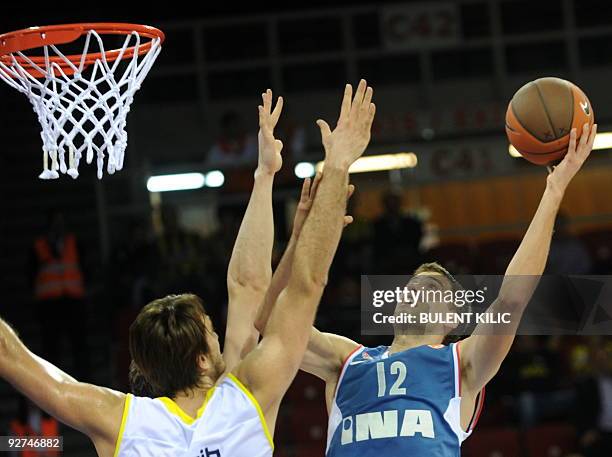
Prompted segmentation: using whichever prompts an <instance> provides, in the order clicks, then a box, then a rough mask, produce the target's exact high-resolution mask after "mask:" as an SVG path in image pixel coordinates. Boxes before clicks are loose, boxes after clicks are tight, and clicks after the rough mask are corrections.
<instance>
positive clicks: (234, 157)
mask: <svg viewBox="0 0 612 457" xmlns="http://www.w3.org/2000/svg"><path fill="white" fill-rule="evenodd" d="M220 127H221V133H220V135H219V138H218V139H217V141H216V142H215V144H214V145H213V147H212V148H211V149H210V151H209V152H208V157H207V159H206V160H207V163H208V165H210V166H228V165H229V166H232V165H243V164H246V163H254V162H255V161H256V160H257V136H256V135H254V134H251V133H249V132H248V131H247V129H246V127H245V125H244V120H243V118H242V117H241V116H240V115H239V114H238V113H236V112H234V111H228V112H227V113H225V114H224V115H223V116H222V117H221V125H220Z"/></svg>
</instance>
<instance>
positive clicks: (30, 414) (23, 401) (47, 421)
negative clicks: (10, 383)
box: [8, 395, 59, 457]
mask: <svg viewBox="0 0 612 457" xmlns="http://www.w3.org/2000/svg"><path fill="white" fill-rule="evenodd" d="M8 435H9V436H14V437H16V438H28V437H49V438H50V437H55V436H59V424H58V422H57V420H55V418H53V417H51V416H49V415H47V414H46V413H44V412H43V411H41V410H40V409H39V408H38V407H37V406H36V405H34V404H33V403H32V402H31V401H30V400H28V399H27V398H26V397H24V396H22V395H20V396H19V408H18V412H17V416H16V417H15V418H14V419H13V420H12V421H11V422H10V424H9V432H8ZM9 455H10V456H12V457H55V456H57V455H59V451H33V450H23V451H14V452H11V453H9Z"/></svg>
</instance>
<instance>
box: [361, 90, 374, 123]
mask: <svg viewBox="0 0 612 457" xmlns="http://www.w3.org/2000/svg"><path fill="white" fill-rule="evenodd" d="M372 95H374V89H372V88H371V87H368V88H367V89H366V91H365V96H364V97H363V103H362V104H361V110H360V116H363V113H367V112H368V110H369V108H370V103H371V102H372Z"/></svg>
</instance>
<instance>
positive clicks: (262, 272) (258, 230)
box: [223, 89, 283, 371]
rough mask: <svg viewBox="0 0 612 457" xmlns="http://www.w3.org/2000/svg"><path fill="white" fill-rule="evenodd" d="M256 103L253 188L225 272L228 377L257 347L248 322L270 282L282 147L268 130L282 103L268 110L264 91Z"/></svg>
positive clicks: (269, 96) (269, 95) (269, 94)
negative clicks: (274, 202)
mask: <svg viewBox="0 0 612 457" xmlns="http://www.w3.org/2000/svg"><path fill="white" fill-rule="evenodd" d="M262 98H263V104H262V105H260V106H259V159H258V164H257V169H256V171H255V183H254V185H253V190H252V192H251V198H250V199H249V204H248V206H247V209H246V212H245V214H244V217H243V219H242V224H241V225H240V230H239V231H238V236H237V238H236V243H235V244H234V249H233V252H232V257H231V259H230V263H229V267H228V270H227V289H228V297H229V304H228V316H227V328H226V334H225V344H224V347H223V358H224V360H225V363H226V366H227V370H228V371H231V370H232V369H233V368H234V367H235V366H236V365H237V364H238V362H240V360H241V359H242V358H243V357H244V356H245V355H246V354H248V353H249V352H250V351H251V350H252V349H253V348H254V347H255V346H256V345H257V341H258V338H259V335H258V333H257V331H256V330H255V328H254V327H253V321H254V319H255V314H256V312H257V308H258V307H259V304H260V303H261V301H262V300H263V297H264V294H265V293H266V289H267V288H268V286H269V284H270V278H271V276H272V266H271V262H272V260H271V259H272V245H273V243H274V219H273V213H272V185H273V181H274V175H275V174H276V172H277V171H278V170H280V168H281V166H282V163H283V159H282V157H281V150H282V148H283V144H282V142H281V141H280V140H277V139H275V138H274V127H276V124H277V122H278V119H279V117H280V114H281V111H282V109H283V98H282V97H279V98H278V101H277V102H276V106H275V107H274V109H272V102H273V99H272V91H271V90H270V89H268V90H267V91H266V92H265V93H263V94H262Z"/></svg>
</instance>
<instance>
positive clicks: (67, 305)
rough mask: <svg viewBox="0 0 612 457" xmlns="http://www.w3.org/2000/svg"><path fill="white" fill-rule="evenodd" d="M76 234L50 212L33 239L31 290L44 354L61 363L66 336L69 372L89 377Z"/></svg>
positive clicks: (30, 271)
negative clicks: (70, 360)
mask: <svg viewBox="0 0 612 457" xmlns="http://www.w3.org/2000/svg"><path fill="white" fill-rule="evenodd" d="M80 254H81V250H80V249H79V247H78V246H77V238H76V236H75V235H74V234H73V233H71V232H70V231H68V230H67V228H66V221H65V219H64V215H63V214H61V213H60V212H57V211H51V212H50V213H49V215H48V218H47V227H46V231H45V233H44V234H42V235H41V236H39V237H38V238H36V240H35V241H34V245H33V247H32V251H31V254H30V258H29V262H28V276H29V281H30V285H31V290H33V291H34V299H35V301H36V304H37V311H38V316H39V318H40V323H41V335H42V343H43V348H44V349H43V351H44V356H45V358H46V359H47V360H49V361H50V362H52V363H54V364H57V365H60V364H61V353H60V351H61V344H62V338H63V337H68V340H69V343H70V346H71V350H70V352H71V353H72V354H73V357H74V364H75V367H74V370H72V372H73V373H74V374H75V376H76V377H77V378H78V379H85V378H86V377H87V376H89V363H88V358H89V354H88V349H87V328H86V322H87V307H86V303H85V284H84V279H83V276H84V275H83V271H82V269H81V258H80V257H81V256H80Z"/></svg>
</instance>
